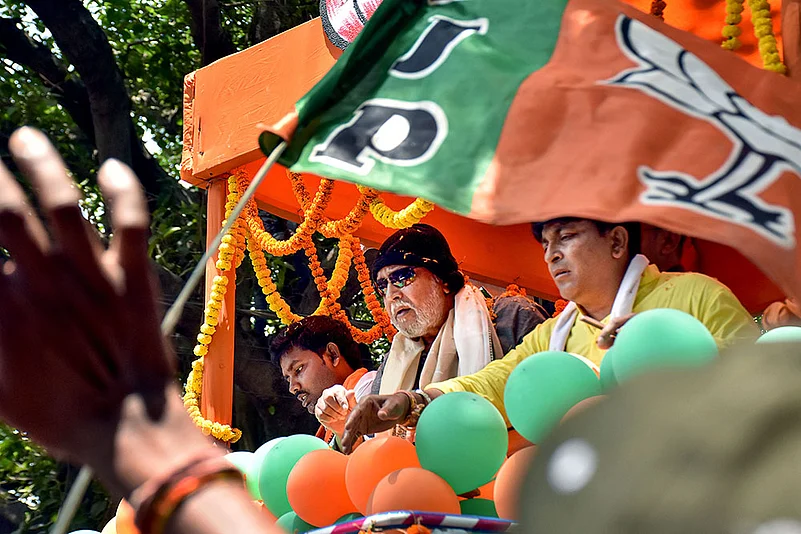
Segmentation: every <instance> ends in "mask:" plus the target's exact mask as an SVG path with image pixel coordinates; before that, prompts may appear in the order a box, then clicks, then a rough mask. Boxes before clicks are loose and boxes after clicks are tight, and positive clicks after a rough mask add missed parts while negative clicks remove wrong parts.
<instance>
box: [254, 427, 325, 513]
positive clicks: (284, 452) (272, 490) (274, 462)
mask: <svg viewBox="0 0 801 534" xmlns="http://www.w3.org/2000/svg"><path fill="white" fill-rule="evenodd" d="M327 448H328V445H326V443H325V441H323V440H321V439H320V438H316V437H314V436H308V435H306V434H297V435H294V436H289V437H287V438H284V439H282V440H281V441H279V442H278V443H276V444H275V445H273V447H272V448H271V449H270V450H269V451H268V452H267V454H266V455H265V456H264V460H263V461H262V464H261V470H260V471H259V495H261V500H262V501H263V502H264V505H265V506H266V507H267V508H268V509H269V510H270V512H272V513H273V515H274V516H275V517H281V516H282V515H284V514H285V513H287V512H291V511H292V507H291V506H290V505H289V499H288V498H287V496H286V483H287V480H288V479H289V473H290V472H291V471H292V468H293V467H295V464H296V463H298V460H300V459H301V458H302V457H303V456H304V455H305V454H306V453H308V452H311V451H315V450H320V449H327Z"/></svg>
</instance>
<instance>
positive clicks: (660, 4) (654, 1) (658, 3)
mask: <svg viewBox="0 0 801 534" xmlns="http://www.w3.org/2000/svg"><path fill="white" fill-rule="evenodd" d="M666 7H667V4H666V3H665V1H664V0H651V15H653V16H655V17H656V18H658V19H659V20H665V8H666Z"/></svg>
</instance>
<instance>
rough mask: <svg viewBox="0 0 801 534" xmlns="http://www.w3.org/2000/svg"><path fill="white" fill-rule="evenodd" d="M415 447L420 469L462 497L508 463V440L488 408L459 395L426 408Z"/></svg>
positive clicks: (499, 418) (503, 425)
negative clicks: (435, 475) (438, 477)
mask: <svg viewBox="0 0 801 534" xmlns="http://www.w3.org/2000/svg"><path fill="white" fill-rule="evenodd" d="M415 445H416V446H417V457H418V459H419V460H420V465H421V466H422V467H423V468H424V469H428V470H429V471H432V472H434V473H436V474H437V475H439V476H440V477H442V478H443V479H444V480H445V481H446V482H447V483H448V484H450V486H451V487H452V488H453V491H455V492H456V493H457V494H461V493H465V492H467V491H471V490H474V489H476V488H477V487H479V486H481V485H483V484H486V483H487V482H489V481H490V480H492V477H493V476H495V473H497V472H498V469H500V467H501V464H503V461H504V460H505V459H506V452H507V448H508V446H509V434H508V433H507V431H506V423H504V421H503V416H502V415H501V414H500V412H498V410H497V409H496V408H495V406H493V405H492V403H491V402H489V401H488V400H487V399H485V398H483V397H480V396H478V395H476V394H475V393H466V392H461V391H460V392H456V393H448V394H447V395H442V396H441V397H438V398H437V399H436V400H434V402H432V403H431V405H429V406H427V407H426V409H425V410H424V411H423V414H422V415H421V416H420V421H418V423H417V432H416V434H415Z"/></svg>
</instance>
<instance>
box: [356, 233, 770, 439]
mask: <svg viewBox="0 0 801 534" xmlns="http://www.w3.org/2000/svg"><path fill="white" fill-rule="evenodd" d="M532 229H533V232H534V236H535V238H536V240H537V241H538V242H539V243H540V244H541V245H542V247H543V255H544V260H545V262H546V263H547V265H548V268H549V270H550V273H551V276H552V277H553V279H554V282H555V283H556V286H557V288H558V289H559V293H560V295H561V296H562V298H564V299H567V300H569V301H570V304H568V306H567V307H566V308H565V309H564V310H563V311H562V313H561V314H560V315H559V316H558V317H556V318H554V319H550V320H547V321H545V322H543V323H542V324H540V325H538V326H537V327H536V328H535V329H534V330H533V331H532V332H531V333H529V334H528V335H526V336H525V338H524V339H523V342H522V343H521V344H520V345H519V346H518V347H517V348H515V349H514V350H512V351H510V352H509V353H508V354H507V355H506V356H505V357H504V358H502V359H500V360H497V361H495V362H493V363H491V364H490V365H488V366H486V367H485V368H484V369H482V370H481V371H479V372H477V373H474V374H472V375H470V376H462V377H457V378H453V379H449V380H444V381H440V382H436V383H429V384H428V385H427V386H426V385H423V388H424V389H425V391H422V390H419V391H405V392H400V393H395V394H393V395H370V396H368V397H365V398H364V399H362V401H361V402H360V403H359V404H358V405H357V406H356V408H355V409H354V410H353V412H352V413H351V415H350V417H349V418H348V421H347V423H346V425H345V432H344V434H343V439H342V444H343V448H344V449H345V451H346V452H347V451H348V450H349V447H350V444H351V443H352V442H353V440H355V439H357V438H358V437H359V436H361V435H363V434H365V433H371V432H380V431H382V430H385V429H387V428H391V427H392V426H394V425H404V426H414V424H416V418H417V417H419V415H420V411H421V410H422V409H423V408H424V407H425V406H426V405H427V404H428V402H430V400H431V399H432V398H436V397H438V396H439V395H442V394H447V393H449V392H454V391H470V392H473V393H477V394H479V395H482V396H484V397H485V398H487V399H489V400H490V401H491V402H492V403H493V404H494V405H495V406H496V407H497V408H498V410H499V411H500V412H501V413H505V410H504V404H503V392H504V388H505V386H506V380H507V378H508V377H509V375H510V373H511V372H512V370H514V368H515V367H516V366H517V365H518V364H519V363H520V362H522V361H523V360H524V359H526V358H527V357H529V356H531V355H532V354H535V353H538V352H542V351H546V350H557V351H567V352H571V353H574V354H578V355H580V356H583V357H584V358H586V359H588V360H590V361H591V362H592V363H593V364H595V365H599V364H600V363H601V359H602V358H603V356H604V354H605V353H606V350H607V349H609V348H610V347H611V346H612V343H613V342H614V335H615V332H616V331H617V329H619V328H620V327H621V326H622V325H623V324H624V323H625V322H626V321H627V320H628V319H629V318H630V317H631V316H632V314H633V313H637V312H641V311H645V310H648V309H654V308H674V309H678V310H681V311H684V312H686V313H689V314H691V315H693V316H695V317H696V318H697V319H698V320H700V321H701V322H702V323H703V324H704V325H705V326H706V327H707V329H708V330H709V331H710V333H711V334H712V336H713V337H714V338H715V340H716V341H717V343H718V345H719V346H726V345H729V344H732V343H733V342H735V341H737V340H740V339H749V338H751V339H753V338H755V337H756V336H757V335H758V329H757V328H756V325H755V323H754V321H753V319H752V317H751V316H750V314H749V313H748V312H747V311H746V310H745V308H743V306H742V305H741V304H740V302H739V301H738V300H737V297H735V296H734V294H732V292H731V291H730V290H729V289H728V288H727V287H726V286H724V285H722V284H721V283H719V282H717V281H716V280H714V279H712V278H709V277H706V276H703V275H701V274H697V273H660V272H659V270H658V269H657V268H656V266H654V265H649V262H648V259H647V258H646V257H645V256H643V255H641V254H638V252H639V244H640V239H639V229H640V226H639V224H616V223H606V222H602V221H595V220H590V219H580V218H560V219H553V220H550V221H546V222H544V223H537V224H534V225H532ZM581 315H585V316H588V317H589V318H590V319H591V320H594V322H601V321H602V322H603V323H605V326H604V327H603V329H602V330H600V331H599V330H598V329H597V328H596V327H594V326H591V325H590V324H587V323H585V322H583V321H579V320H578V318H579V316H581Z"/></svg>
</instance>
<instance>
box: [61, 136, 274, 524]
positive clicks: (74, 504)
mask: <svg viewBox="0 0 801 534" xmlns="http://www.w3.org/2000/svg"><path fill="white" fill-rule="evenodd" d="M286 147H287V142H286V141H281V142H280V143H279V144H278V145H277V146H276V147H275V148H274V149H273V151H272V152H271V153H270V156H269V157H268V158H267V160H266V161H265V162H264V163H263V164H262V166H261V168H259V171H258V172H257V173H256V176H255V177H254V178H253V180H252V181H251V182H250V185H249V186H248V188H247V189H246V190H245V192H244V193H243V194H242V197H241V198H240V199H239V202H238V203H237V205H236V207H234V209H233V211H231V215H230V216H229V217H228V220H227V221H225V225H224V226H223V227H222V229H221V230H220V231H219V232H218V233H217V235H216V236H215V237H214V240H213V241H212V242H211V244H210V245H209V246H208V247H206V252H205V253H204V254H203V257H202V258H200V261H199V262H198V263H197V265H195V269H194V270H193V271H192V274H191V275H190V276H189V280H187V281H186V284H184V287H183V289H181V292H180V293H179V294H178V296H177V297H176V298H175V301H174V302H173V303H172V306H170V309H169V310H167V313H166V314H165V315H164V319H163V320H162V321H161V335H162V336H163V337H165V338H167V337H169V336H170V335H172V333H173V330H175V325H176V324H178V319H180V318H181V313H182V312H183V310H184V307H185V306H186V303H187V302H189V298H190V297H191V295H192V293H193V292H194V291H195V288H196V287H197V285H198V284H199V283H200V280H201V279H202V278H203V275H204V274H205V271H206V262H207V261H208V260H209V258H211V256H212V255H213V254H214V253H215V252H216V251H217V248H218V247H219V246H220V243H222V239H223V237H224V236H225V235H226V234H227V233H228V231H229V230H230V229H231V227H232V226H233V225H234V223H236V220H237V218H239V215H240V214H241V213H242V211H243V210H244V209H245V205H247V203H248V201H249V200H250V199H251V197H253V195H254V194H255V193H256V190H257V189H258V188H259V185H261V183H262V182H263V181H264V178H265V177H266V176H267V173H268V172H270V169H271V168H272V166H273V165H275V162H276V161H278V158H280V157H281V154H283V153H284V150H286ZM91 482H92V468H91V467H89V466H86V465H84V466H83V467H81V470H80V472H79V473H78V477H77V478H76V479H75V483H74V484H73V485H72V487H71V488H70V491H69V493H67V498H66V499H65V500H64V504H63V505H62V506H61V510H59V512H58V518H57V520H56V523H55V525H53V529H52V530H51V531H50V534H66V533H67V529H68V528H69V526H70V523H72V519H73V518H74V517H75V513H76V512H77V511H78V507H80V505H81V501H82V500H83V496H84V494H85V493H86V490H87V489H88V488H89V484H90V483H91Z"/></svg>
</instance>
